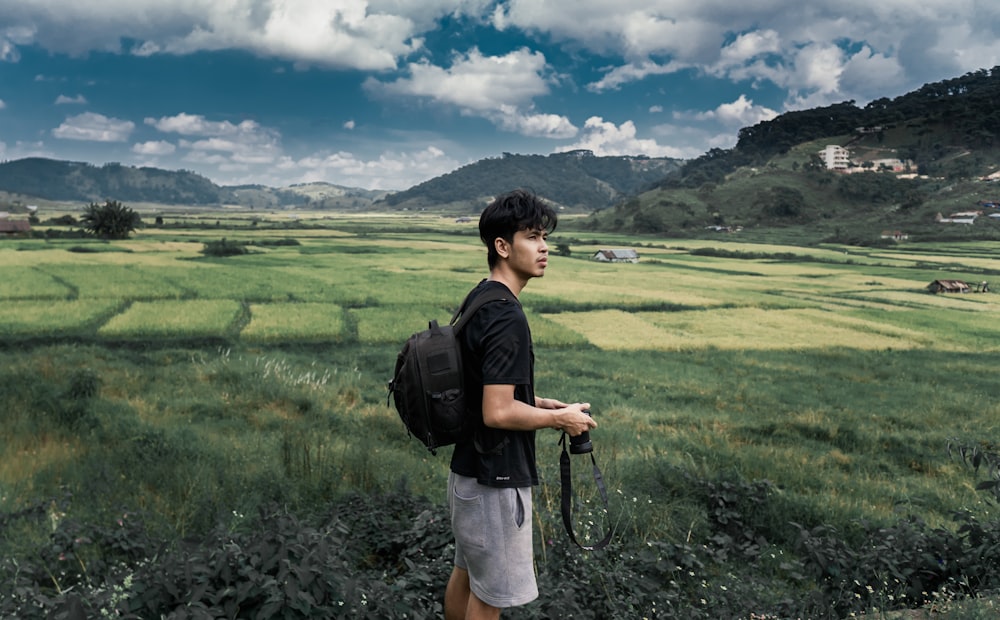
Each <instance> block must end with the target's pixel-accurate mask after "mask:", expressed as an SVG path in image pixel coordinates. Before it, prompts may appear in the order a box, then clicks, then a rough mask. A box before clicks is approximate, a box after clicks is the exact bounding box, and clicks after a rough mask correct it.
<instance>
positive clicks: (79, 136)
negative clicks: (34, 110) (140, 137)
mask: <svg viewBox="0 0 1000 620" xmlns="http://www.w3.org/2000/svg"><path fill="white" fill-rule="evenodd" d="M134 129H135V123H133V122H132V121H126V120H121V119H118V118H109V117H107V116H104V115H102V114H96V113H94V112H84V113H83V114H78V115H76V116H70V117H67V118H66V120H65V121H63V122H62V124H61V125H59V126H58V127H56V128H55V129H53V130H52V135H53V136H55V137H57V138H62V139H64V140H88V141H91V142H125V141H126V140H128V137H129V135H130V134H131V133H132V130H134Z"/></svg>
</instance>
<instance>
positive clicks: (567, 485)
mask: <svg viewBox="0 0 1000 620" xmlns="http://www.w3.org/2000/svg"><path fill="white" fill-rule="evenodd" d="M559 443H560V444H561V445H562V454H561V455H560V456H559V476H560V478H561V481H562V519H563V525H564V526H565V527H566V533H567V534H569V539H570V540H572V541H573V542H574V543H576V546H577V547H580V548H581V549H583V550H585V551H594V550H595V549H603V548H605V547H607V546H608V543H609V542H611V535H612V534H613V533H614V530H613V528H611V527H608V533H607V534H605V535H604V538H603V539H601V540H600V541H598V542H597V543H595V544H594V545H592V546H587V545H581V544H580V542H579V541H577V539H576V535H575V534H574V533H573V523H572V519H570V515H571V513H572V510H573V476H572V475H571V468H570V457H569V452H568V451H567V450H566V444H567V443H569V442H567V441H566V433H563V434H562V438H561V439H559ZM590 462H591V464H593V466H594V482H596V483H597V490H598V491H599V492H600V494H601V501H603V502H604V510H605V512H608V513H610V510H609V509H608V490H607V488H606V487H605V486H604V476H603V475H602V474H601V470H600V469H598V467H597V459H595V458H594V453H593V452H591V453H590Z"/></svg>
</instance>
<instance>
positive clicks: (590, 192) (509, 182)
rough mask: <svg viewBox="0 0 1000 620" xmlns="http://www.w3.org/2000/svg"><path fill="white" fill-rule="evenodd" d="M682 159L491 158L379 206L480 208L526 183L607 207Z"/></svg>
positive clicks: (552, 195) (584, 204) (562, 198)
mask: <svg viewBox="0 0 1000 620" xmlns="http://www.w3.org/2000/svg"><path fill="white" fill-rule="evenodd" d="M681 163H682V161H681V160H678V159H670V158H654V157H643V156H638V157H624V156H622V157H597V156H595V155H594V154H593V153H592V152H590V151H587V150H577V151H571V152H568V153H557V154H553V155H514V154H511V153H504V154H503V155H502V156H501V157H497V158H487V159H483V160H480V161H477V162H475V163H472V164H469V165H467V166H463V167H461V168H459V169H457V170H455V171H454V172H450V173H448V174H445V175H443V176H440V177H436V178H434V179H430V180H429V181H425V182H424V183H421V184H419V185H416V186H414V187H412V188H410V189H408V190H405V191H402V192H397V193H395V194H392V195H391V196H387V197H386V198H385V199H384V200H382V201H379V202H378V203H376V205H375V207H376V208H391V209H408V210H420V209H431V208H433V209H441V208H444V209H448V210H451V211H456V212H460V213H464V212H468V213H476V214H478V213H479V211H480V210H482V207H483V205H485V204H486V203H487V202H488V201H489V200H490V199H491V198H492V197H494V196H496V195H497V194H500V193H503V192H505V191H509V190H510V189H511V188H514V187H525V188H529V189H531V190H533V191H534V192H535V193H537V194H539V195H540V196H543V197H545V198H546V199H548V200H549V201H551V202H553V203H555V204H556V205H558V206H560V207H562V208H563V209H569V210H574V211H580V212H590V211H594V210H598V209H604V208H607V207H609V206H611V205H613V204H615V203H616V202H618V201H620V200H622V199H624V198H626V197H628V196H631V195H635V194H637V193H638V192H640V191H642V190H644V189H646V188H648V187H651V186H653V184H655V183H656V182H658V181H660V180H661V179H663V177H664V176H666V175H668V174H670V173H672V172H674V171H676V170H677V169H679V168H680V165H681Z"/></svg>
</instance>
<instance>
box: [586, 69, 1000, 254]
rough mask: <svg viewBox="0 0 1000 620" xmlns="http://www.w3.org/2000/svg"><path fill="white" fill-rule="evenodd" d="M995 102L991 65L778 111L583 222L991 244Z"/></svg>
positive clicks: (999, 223)
mask: <svg viewBox="0 0 1000 620" xmlns="http://www.w3.org/2000/svg"><path fill="white" fill-rule="evenodd" d="M997 101H1000V67H994V68H993V69H991V70H986V69H984V70H982V71H976V72H974V73H969V74H966V75H964V76H962V77H958V78H954V79H949V80H945V81H942V82H937V83H933V84H927V85H925V86H923V87H921V88H919V89H917V90H915V91H913V92H911V93H907V94H905V95H902V96H900V97H896V98H895V99H887V98H883V99H877V100H875V101H872V102H871V103H869V104H867V105H865V106H864V107H858V106H856V105H855V104H854V102H853V101H848V102H844V103H840V104H836V105H831V106H826V107H822V108H813V109H810V110H800V111H795V112H788V113H785V114H782V115H780V116H778V117H776V118H774V119H772V120H769V121H765V122H761V123H758V124H756V125H754V126H752V127H746V128H744V129H742V130H740V132H739V136H738V142H737V144H736V146H735V147H733V148H731V149H727V150H724V149H712V150H711V151H709V152H708V153H706V154H705V155H703V156H701V157H698V158H696V159H693V160H689V161H687V162H685V164H684V165H683V166H682V168H681V170H680V171H679V172H678V173H676V174H674V175H671V176H669V177H665V178H664V179H662V180H661V181H660V182H659V183H658V184H657V185H656V186H655V187H654V188H653V189H651V190H649V191H646V192H642V193H640V194H639V195H637V196H634V197H632V198H630V199H628V200H627V201H625V202H623V203H619V204H616V205H615V206H614V207H613V208H611V209H606V210H605V211H602V212H600V213H597V214H594V215H592V216H591V217H589V218H588V219H587V221H586V222H585V223H584V225H585V226H587V227H590V228H594V229H601V230H615V231H623V232H640V233H653V234H660V235H673V236H685V235H687V236H691V235H704V234H713V232H712V231H717V232H742V233H743V237H747V236H750V235H752V234H762V232H761V231H767V232H769V233H772V234H777V232H776V231H781V232H780V235H781V236H782V238H786V239H787V238H794V239H796V240H797V241H799V242H802V241H806V242H815V241H820V240H825V241H832V242H846V243H858V244H871V243H892V242H893V239H923V240H928V239H934V240H966V239H984V240H995V239H1000V106H998V105H997ZM837 157H840V158H841V159H839V160H837V159H836V158H837ZM887 240H888V241H887Z"/></svg>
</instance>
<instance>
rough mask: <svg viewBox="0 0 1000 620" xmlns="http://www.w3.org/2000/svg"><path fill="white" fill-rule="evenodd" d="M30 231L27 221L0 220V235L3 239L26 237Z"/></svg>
mask: <svg viewBox="0 0 1000 620" xmlns="http://www.w3.org/2000/svg"><path fill="white" fill-rule="evenodd" d="M30 231H31V224H30V223H29V222H28V220H8V219H7V218H0V235H3V236H5V237H15V236H18V235H26V234H28V233H29V232H30Z"/></svg>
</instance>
